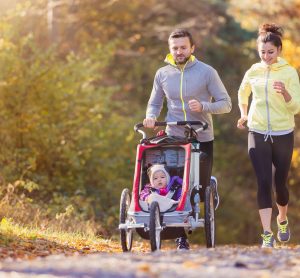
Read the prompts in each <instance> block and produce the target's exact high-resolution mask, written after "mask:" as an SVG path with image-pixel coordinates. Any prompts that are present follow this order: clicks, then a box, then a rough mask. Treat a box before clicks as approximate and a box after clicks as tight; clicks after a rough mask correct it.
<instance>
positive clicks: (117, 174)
mask: <svg viewBox="0 0 300 278" xmlns="http://www.w3.org/2000/svg"><path fill="white" fill-rule="evenodd" d="M263 22H275V23H277V24H279V25H282V26H283V28H284V30H285V34H284V42H283V48H284V49H283V50H284V51H283V56H284V57H285V59H287V60H288V61H289V62H290V63H291V65H293V66H294V67H296V68H297V69H298V70H299V69H300V59H299V54H300V46H299V43H300V32H299V28H300V0H289V1H280V0H272V1H271V0H264V1H263V0H251V1H250V0H244V1H239V0H225V1H220V0H185V1H176V0H164V1H161V0H148V1H140V0H35V1H33V0H32V1H22V0H0V216H1V217H4V216H5V217H9V218H11V219H13V220H14V221H17V222H19V223H21V224H25V225H32V226H35V227H41V228H43V229H46V228H54V229H59V230H66V231H78V232H84V233H91V234H96V235H100V236H103V237H113V236H115V235H116V234H117V233H118V230H117V226H118V212H119V198H120V194H121V191H122V189H123V188H125V187H128V188H132V181H133V174H134V165H135V152H136V145H137V144H138V142H139V140H140V136H139V135H137V134H135V133H134V131H133V126H134V124H136V123H137V122H141V121H142V120H143V118H144V115H145V109H146V105H147V101H148V98H149V95H150V91H151V88H152V82H153V78H154V74H155V71H156V70H157V69H158V68H159V67H161V66H163V65H164V63H163V60H164V58H165V55H166V54H167V53H168V45H167V38H168V35H169V33H170V32H171V31H172V30H173V29H174V28H177V27H183V28H187V29H188V30H190V31H191V33H192V34H193V36H194V38H195V42H196V53H195V55H196V57H197V58H198V59H200V60H201V61H203V62H205V63H208V64H210V65H212V66H213V67H214V68H216V69H217V70H218V72H219V75H220V76H221V78H222V80H223V82H224V84H225V86H226V88H227V90H228V92H229V94H230V96H231V98H232V102H233V109H232V112H231V113H229V114H225V115H220V116H214V123H215V153H214V170H213V173H214V175H215V176H216V177H217V178H218V180H219V191H220V195H221V204H220V207H219V209H218V210H217V215H216V220H217V241H218V244H227V243H242V244H252V243H256V242H257V241H258V237H259V233H260V232H261V230H260V229H261V228H260V223H259V218H258V211H257V203H256V180H255V177H254V174H253V171H252V167H251V164H250V161H249V159H248V156H247V132H246V131H240V130H237V129H236V122H237V119H238V117H239V110H238V106H237V90H238V87H239V84H240V82H241V80H242V78H243V75H244V73H245V71H246V70H247V69H248V68H249V66H250V65H251V64H252V63H254V62H257V61H258V56H257V53H256V49H255V48H256V42H255V40H256V34H257V28H258V26H259V25H260V24H261V23H263ZM161 119H164V115H162V117H161ZM296 121H297V125H298V128H296V132H295V139H296V140H295V149H294V155H293V161H292V168H291V172H290V176H289V181H288V183H289V184H288V186H289V189H290V213H289V221H290V223H291V226H292V233H293V237H292V239H293V242H294V243H296V242H297V241H299V240H300V225H297V223H298V221H299V218H300V212H299V207H300V200H299V197H300V188H299V181H300V172H299V170H298V168H299V163H300V153H299V152H300V129H299V117H298V116H297V117H296ZM273 224H274V226H275V223H273ZM203 233H204V231H202V230H201V231H200V232H199V230H198V231H197V232H196V233H195V234H194V235H193V237H192V240H193V241H194V242H196V243H201V242H203V239H204V236H203Z"/></svg>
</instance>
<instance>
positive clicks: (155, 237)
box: [149, 202, 162, 252]
mask: <svg viewBox="0 0 300 278" xmlns="http://www.w3.org/2000/svg"><path fill="white" fill-rule="evenodd" d="M161 231H162V227H161V221H160V210H159V205H158V203H157V202H152V203H151V206H150V221H149V238H150V245H151V251H152V252H153V251H155V250H158V249H160V247H161V237H160V232H161Z"/></svg>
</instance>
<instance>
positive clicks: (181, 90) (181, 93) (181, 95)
mask: <svg viewBox="0 0 300 278" xmlns="http://www.w3.org/2000/svg"><path fill="white" fill-rule="evenodd" d="M187 63H188V61H187V62H186V63H185V65H184V66H183V68H182V69H180V71H181V77H180V99H181V104H182V111H183V116H184V120H185V121H187V118H186V110H185V104H184V100H183V73H184V69H185V66H186V65H187Z"/></svg>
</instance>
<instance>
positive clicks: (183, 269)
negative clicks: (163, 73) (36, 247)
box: [0, 246, 300, 278]
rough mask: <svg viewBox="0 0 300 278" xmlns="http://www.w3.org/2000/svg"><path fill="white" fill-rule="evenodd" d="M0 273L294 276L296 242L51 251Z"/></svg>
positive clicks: (299, 255) (299, 266)
mask: <svg viewBox="0 0 300 278" xmlns="http://www.w3.org/2000/svg"><path fill="white" fill-rule="evenodd" d="M0 277H1V278H2V277H14V278H18V277H42V278H50V277H51V278H53V277H60V278H61V277H78V278H79V277H80V278H81V277H82V278H88V277H101V278H102V277H108V278H116V277H170V278H177V277H180V278H182V277H197V278H198V277H217V278H218V277H220V278H221V277H222V278H224V277H230V278H234V277H236V278H243V277H245V278H256V277H261V278H268V277H272V278H273V277H280V278H282V277H300V246H295V247H293V248H291V247H285V248H278V249H273V250H270V249H261V248H259V247H249V246H247V247H245V246H219V247H217V248H215V249H206V248H205V247H194V248H193V249H192V250H190V251H174V250H172V251H170V250H163V251H158V252H154V253H140V252H133V253H99V254H92V255H87V256H79V255H78V256H72V257H65V256H63V255H55V256H49V257H46V258H43V259H37V260H32V261H4V262H2V263H1V265H0Z"/></svg>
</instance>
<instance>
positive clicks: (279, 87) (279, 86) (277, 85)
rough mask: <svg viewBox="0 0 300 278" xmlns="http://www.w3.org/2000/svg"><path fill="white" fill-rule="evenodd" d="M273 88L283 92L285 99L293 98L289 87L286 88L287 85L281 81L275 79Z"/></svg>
mask: <svg viewBox="0 0 300 278" xmlns="http://www.w3.org/2000/svg"><path fill="white" fill-rule="evenodd" d="M273 89H274V90H275V91H276V92H277V93H279V94H282V96H283V98H284V101H285V102H289V101H290V100H291V99H292V96H291V95H290V94H289V92H288V91H287V89H286V88H285V85H284V83H283V82H281V81H274V83H273Z"/></svg>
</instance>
